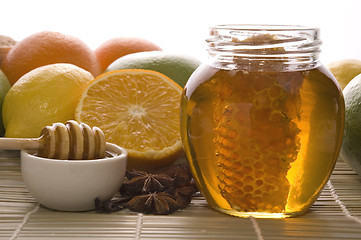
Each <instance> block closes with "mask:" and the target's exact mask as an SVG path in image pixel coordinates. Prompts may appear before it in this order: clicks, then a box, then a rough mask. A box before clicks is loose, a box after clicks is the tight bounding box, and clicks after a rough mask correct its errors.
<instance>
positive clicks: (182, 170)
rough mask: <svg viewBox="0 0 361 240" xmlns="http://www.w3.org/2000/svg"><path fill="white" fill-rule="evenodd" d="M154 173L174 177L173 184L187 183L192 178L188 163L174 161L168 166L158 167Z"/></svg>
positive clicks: (183, 184)
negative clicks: (174, 162)
mask: <svg viewBox="0 0 361 240" xmlns="http://www.w3.org/2000/svg"><path fill="white" fill-rule="evenodd" d="M155 173H158V174H159V173H164V174H167V175H168V176H170V177H171V178H174V186H176V187H177V186H185V185H188V184H189V183H190V182H191V180H192V175H191V173H190V169H189V165H188V163H186V162H184V163H176V164H173V165H171V166H169V167H165V168H162V169H158V170H157V171H156V172H155Z"/></svg>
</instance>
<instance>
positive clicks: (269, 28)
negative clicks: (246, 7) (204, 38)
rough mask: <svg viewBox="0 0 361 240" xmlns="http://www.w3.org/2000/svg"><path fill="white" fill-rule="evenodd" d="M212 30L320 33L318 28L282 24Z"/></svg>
mask: <svg viewBox="0 0 361 240" xmlns="http://www.w3.org/2000/svg"><path fill="white" fill-rule="evenodd" d="M211 29H228V30H231V29H234V30H247V31H319V28H318V27H309V26H303V25H281V24H279V25H278V24H219V25H214V26H212V27H211Z"/></svg>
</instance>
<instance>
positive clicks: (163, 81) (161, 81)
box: [75, 69, 182, 170]
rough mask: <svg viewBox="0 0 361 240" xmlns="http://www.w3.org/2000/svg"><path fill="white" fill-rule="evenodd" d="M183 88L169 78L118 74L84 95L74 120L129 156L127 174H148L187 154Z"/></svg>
mask: <svg viewBox="0 0 361 240" xmlns="http://www.w3.org/2000/svg"><path fill="white" fill-rule="evenodd" d="M181 92H182V88H181V87H180V86H179V85H178V84H177V83H175V82H174V81H173V80H171V79H170V78H168V77H166V76H165V75H163V74H161V73H158V72H155V71H150V70H140V69H125V70H115V71H111V72H107V73H104V74H102V75H100V76H98V77H97V78H95V79H94V80H93V81H92V82H91V83H90V84H89V86H88V87H87V88H86V89H85V91H84V92H83V95H82V97H81V98H80V101H79V103H78V106H77V108H76V112H75V120H76V121H78V122H84V123H86V124H88V125H90V126H92V127H93V126H97V127H99V128H101V129H102V130H103V132H104V134H105V138H106V140H107V142H111V143H114V144H117V145H118V146H121V147H123V148H125V149H126V150H127V151H128V169H138V170H149V169H154V168H158V167H163V166H166V165H168V164H170V163H172V162H174V161H175V160H176V159H177V158H178V156H179V155H180V154H181V152H182V144H181V137H180V120H179V118H180V98H181Z"/></svg>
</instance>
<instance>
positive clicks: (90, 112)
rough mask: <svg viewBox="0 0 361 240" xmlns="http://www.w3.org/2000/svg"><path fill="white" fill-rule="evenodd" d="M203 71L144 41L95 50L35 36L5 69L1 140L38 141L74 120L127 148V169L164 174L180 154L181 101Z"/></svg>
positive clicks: (0, 90)
mask: <svg viewBox="0 0 361 240" xmlns="http://www.w3.org/2000/svg"><path fill="white" fill-rule="evenodd" d="M123 58H124V60H123ZM199 64H200V62H199V61H198V60H197V59H194V58H193V57H191V56H185V55H179V54H172V53H168V52H165V51H163V50H162V49H161V48H160V47H159V46H158V45H156V44H154V43H152V42H150V41H148V40H146V39H143V38H134V37H132V38H131V37H118V38H113V39H110V40H108V41H106V42H104V43H103V44H101V45H100V46H99V47H98V48H96V49H94V50H92V49H90V48H89V47H88V46H87V44H86V43H85V42H83V41H82V40H81V39H79V38H76V37H74V36H68V35H64V34H62V33H59V32H51V31H43V32H38V33H34V34H32V35H30V36H28V37H26V38H24V39H22V40H21V41H19V42H16V43H15V45H14V46H13V47H12V48H11V50H10V51H9V52H8V53H7V54H6V56H5V57H4V58H3V61H2V63H1V65H0V69H1V71H0V104H1V107H2V116H1V118H0V119H1V120H2V121H3V124H2V123H1V122H0V131H1V134H2V135H4V136H5V137H20V138H27V137H38V136H39V135H40V131H41V129H42V128H43V127H44V126H49V125H52V124H53V123H54V122H62V123H65V122H66V121H68V120H71V119H73V120H76V121H78V122H84V123H86V124H88V125H90V126H98V127H100V128H101V129H102V130H103V132H104V133H105V136H106V140H107V141H108V142H111V143H114V144H117V145H119V146H122V147H124V148H126V149H127V150H128V168H129V169H133V168H134V169H137V170H151V169H153V168H159V167H164V166H166V165H169V164H171V163H173V162H174V161H175V160H176V159H177V158H178V156H179V155H180V154H181V152H182V145H181V138H180V129H179V111H180V110H179V108H180V106H179V105H180V97H181V92H182V88H183V87H184V85H185V83H186V81H187V79H188V78H189V76H190V75H191V74H192V72H193V71H194V70H195V69H196V68H197V67H198V66H199ZM0 110H1V109H0ZM2 127H4V128H3V129H2Z"/></svg>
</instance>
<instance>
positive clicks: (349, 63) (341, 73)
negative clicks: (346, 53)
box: [327, 59, 361, 89]
mask: <svg viewBox="0 0 361 240" xmlns="http://www.w3.org/2000/svg"><path fill="white" fill-rule="evenodd" d="M327 67H328V69H329V70H330V72H331V73H332V74H333V75H334V76H335V78H336V80H337V82H338V83H339V84H340V86H341V88H342V89H344V88H345V86H346V85H347V84H348V83H349V82H350V81H351V80H352V79H353V78H354V77H356V76H357V75H358V74H360V73H361V61H360V60H356V59H345V60H340V61H335V62H332V63H330V64H328V65H327Z"/></svg>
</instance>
